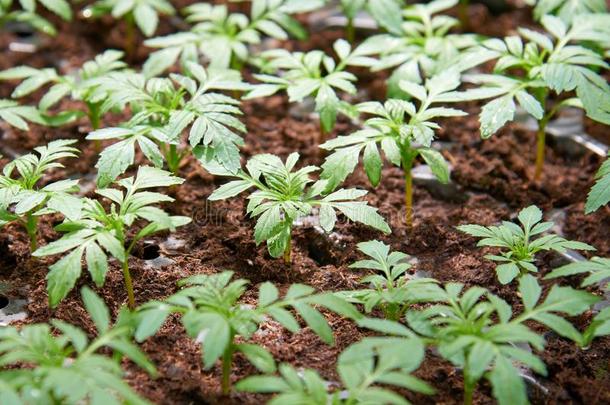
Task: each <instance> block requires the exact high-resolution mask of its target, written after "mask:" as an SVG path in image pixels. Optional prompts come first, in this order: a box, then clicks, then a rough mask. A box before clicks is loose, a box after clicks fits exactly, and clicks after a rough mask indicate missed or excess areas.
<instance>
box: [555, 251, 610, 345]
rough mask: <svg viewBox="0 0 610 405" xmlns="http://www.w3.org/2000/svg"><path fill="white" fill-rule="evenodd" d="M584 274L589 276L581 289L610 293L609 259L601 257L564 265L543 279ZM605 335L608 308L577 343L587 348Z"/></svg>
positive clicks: (609, 326)
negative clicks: (598, 289)
mask: <svg viewBox="0 0 610 405" xmlns="http://www.w3.org/2000/svg"><path fill="white" fill-rule="evenodd" d="M586 273H589V275H588V276H587V277H585V279H584V280H583V281H582V284H581V287H583V288H584V287H589V286H592V285H600V286H601V288H602V289H605V290H606V291H610V282H609V281H608V280H610V259H607V258H603V257H594V258H592V259H591V260H589V261H580V262H575V263H570V264H566V265H565V266H561V267H559V268H556V269H555V270H553V271H552V272H550V273H549V274H547V276H546V277H545V279H553V278H559V277H567V276H573V275H580V274H586ZM606 335H610V307H606V308H604V309H602V310H601V311H599V313H597V314H596V315H595V317H594V318H593V319H592V320H591V323H590V324H589V326H587V328H586V329H585V331H584V332H583V333H582V336H581V340H579V341H578V342H577V343H578V344H579V345H580V346H581V347H587V346H589V345H590V344H591V342H592V341H593V339H595V338H596V337H599V336H606Z"/></svg>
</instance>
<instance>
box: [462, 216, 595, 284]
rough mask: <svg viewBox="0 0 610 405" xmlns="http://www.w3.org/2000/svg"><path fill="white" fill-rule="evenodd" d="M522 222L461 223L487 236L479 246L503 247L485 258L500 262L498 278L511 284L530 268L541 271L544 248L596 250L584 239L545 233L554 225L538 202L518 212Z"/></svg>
mask: <svg viewBox="0 0 610 405" xmlns="http://www.w3.org/2000/svg"><path fill="white" fill-rule="evenodd" d="M517 219H518V220H519V222H520V223H521V226H518V225H516V224H514V223H513V222H508V221H502V225H498V226H481V225H460V226H458V229H459V230H460V231H462V232H465V233H467V234H469V235H471V236H474V237H477V238H483V239H481V240H480V241H479V243H477V246H492V247H499V248H502V251H501V253H500V255H486V256H485V258H487V259H489V260H493V261H495V262H499V263H502V264H499V265H497V266H496V273H497V275H498V280H499V281H500V283H502V284H509V283H510V282H511V281H513V280H514V279H515V278H516V277H521V276H523V275H524V274H526V273H527V272H534V273H537V272H538V267H536V264H535V260H536V254H537V253H538V252H541V251H549V250H554V251H556V252H565V251H566V249H575V250H595V248H594V247H593V246H590V245H587V244H586V243H583V242H577V241H570V240H566V239H564V238H562V237H560V236H558V235H556V234H552V233H551V234H546V235H544V236H540V237H538V238H535V239H534V238H533V236H536V235H541V234H542V233H544V232H546V231H548V230H549V229H551V228H552V227H553V226H554V225H555V224H554V223H553V222H540V221H542V211H540V209H539V208H538V207H536V206H535V205H530V206H529V207H527V208H524V209H522V210H521V211H520V212H519V215H518V216H517Z"/></svg>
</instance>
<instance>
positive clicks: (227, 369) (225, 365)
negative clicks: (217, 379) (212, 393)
mask: <svg viewBox="0 0 610 405" xmlns="http://www.w3.org/2000/svg"><path fill="white" fill-rule="evenodd" d="M232 359H233V349H232V348H230V347H229V348H227V350H225V352H224V353H223V355H222V382H221V386H222V394H223V395H229V394H230V393H231V362H232Z"/></svg>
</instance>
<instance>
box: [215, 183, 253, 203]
mask: <svg viewBox="0 0 610 405" xmlns="http://www.w3.org/2000/svg"><path fill="white" fill-rule="evenodd" d="M250 187H252V183H251V182H250V181H248V180H234V181H230V182H228V183H226V184H223V185H222V186H220V187H219V188H217V189H216V190H214V192H213V193H212V194H211V195H210V196H209V197H208V200H209V201H217V200H225V199H227V198H231V197H235V196H236V195H238V194H240V193H242V192H244V191H246V190H247V189H249V188H250Z"/></svg>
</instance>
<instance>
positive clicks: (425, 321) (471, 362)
mask: <svg viewBox="0 0 610 405" xmlns="http://www.w3.org/2000/svg"><path fill="white" fill-rule="evenodd" d="M445 292H446V297H445V303H443V304H437V305H434V306H431V307H428V308H425V309H422V310H419V311H409V312H407V320H408V324H409V326H410V327H411V328H412V329H413V330H415V331H416V332H418V333H420V334H422V335H424V336H426V337H427V338H428V339H430V340H431V341H432V342H433V345H435V346H436V347H437V348H438V351H439V353H440V355H441V356H443V357H444V358H445V359H447V360H449V361H450V362H451V363H453V364H454V365H456V366H457V367H460V368H461V369H462V370H463V374H464V403H465V404H467V405H470V404H472V394H473V391H474V389H475V388H476V386H477V383H478V382H479V381H480V380H481V379H482V378H485V379H487V380H488V381H489V382H490V383H491V386H492V393H493V396H494V397H495V398H496V399H497V400H498V402H499V404H500V405H513V404H526V403H527V402H528V401H527V393H526V386H525V382H524V380H523V377H522V376H521V374H520V373H519V371H518V369H517V367H516V366H515V364H520V365H523V366H525V367H527V368H530V369H532V370H533V371H535V372H536V373H538V374H542V375H546V367H545V365H544V363H543V362H542V360H541V359H540V358H539V357H538V356H537V355H536V354H535V353H534V352H531V351H529V350H527V349H525V348H524V347H523V346H524V345H529V346H531V347H532V348H534V349H535V350H539V351H540V350H542V349H543V348H544V343H545V342H544V338H543V337H542V335H539V334H537V333H536V332H534V331H533V330H532V329H530V327H529V326H528V323H526V322H527V321H535V322H537V323H539V324H542V325H544V326H546V327H547V328H550V329H551V330H553V331H554V332H556V333H557V334H559V335H560V336H563V337H567V338H570V339H572V340H575V341H578V339H580V333H579V332H578V331H577V330H576V328H574V326H572V324H570V323H569V322H568V321H566V320H565V319H564V318H563V317H562V316H560V315H558V314H561V315H563V316H576V315H579V314H581V313H583V312H585V311H586V310H588V309H589V307H590V306H591V305H593V304H594V303H595V302H597V301H598V300H599V298H598V297H596V296H594V295H592V294H589V293H587V292H585V291H579V290H575V289H572V288H570V287H559V286H556V285H555V286H553V287H552V288H551V290H550V291H549V293H548V295H547V296H546V298H544V300H541V299H540V298H541V293H542V288H541V287H540V285H539V284H538V282H537V281H536V279H535V278H534V277H533V276H531V275H529V274H527V275H525V276H523V277H521V279H520V280H519V294H520V297H521V301H522V303H523V307H524V308H523V312H521V313H520V314H513V310H512V309H511V307H510V305H509V304H508V303H507V302H506V301H504V300H503V299H501V298H499V297H497V296H495V295H493V294H491V293H489V292H487V291H486V290H485V289H484V288H481V287H472V288H470V289H468V290H466V291H463V285H462V284H459V283H449V284H447V285H446V287H445Z"/></svg>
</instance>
